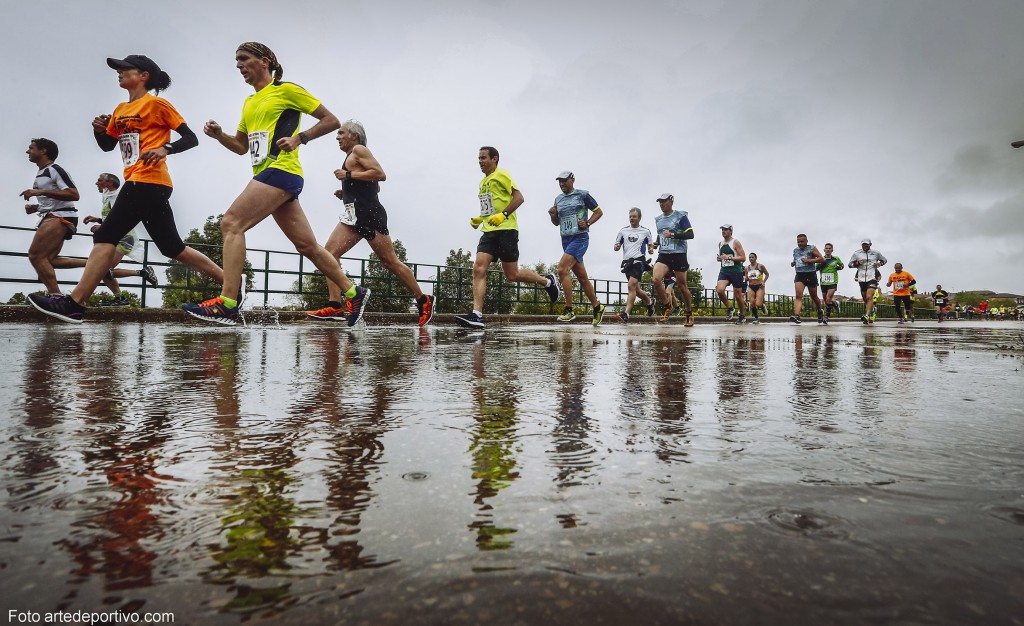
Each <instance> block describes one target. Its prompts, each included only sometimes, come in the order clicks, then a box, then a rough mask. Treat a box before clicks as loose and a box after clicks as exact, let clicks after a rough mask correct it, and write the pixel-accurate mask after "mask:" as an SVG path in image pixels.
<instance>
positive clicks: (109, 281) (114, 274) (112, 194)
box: [54, 174, 159, 306]
mask: <svg viewBox="0 0 1024 626" xmlns="http://www.w3.org/2000/svg"><path fill="white" fill-rule="evenodd" d="M120 187H121V179H120V178H118V177H117V176H115V175H114V174H100V175H99V177H98V178H97V179H96V189H97V191H99V192H100V198H102V206H101V208H100V217H96V216H95V215H86V216H85V218H84V219H83V220H82V223H83V224H93V226H92V232H93V233H95V232H96V231H97V230H99V229H100V225H101V224H102V223H103V219H104V218H106V217H107V215H109V214H110V209H111V208H112V207H113V206H114V202H115V200H116V199H117V192H118V189H119V188H120ZM137 241H138V239H137V238H136V236H135V231H134V230H130V231H128V233H127V234H126V235H125V236H124V237H121V240H120V241H118V242H117V249H116V250H115V251H114V258H113V265H111V266H110V269H109V270H107V273H106V275H105V276H104V277H103V284H104V285H106V287H107V289H109V290H110V292H111V293H112V294H114V299H113V300H104V301H102V302H100V303H99V306H128V305H129V304H131V300H129V299H128V296H126V295H124V294H123V293H122V291H121V285H120V284H118V282H117V279H118V278H131V277H134V276H138V277H140V278H142V279H143V280H145V281H146V282H147V283H149V284H150V285H152V286H154V287H156V286H157V285H158V284H159V281H158V280H157V278H156V272H154V271H153V268H152V267H150V266H148V265H144V266H142V269H141V270H129V269H118V268H117V265H118V264H119V263H120V262H121V260H122V259H123V258H124V257H125V255H128V254H131V253H132V250H134V249H135V244H136V243H137ZM58 263H59V264H58ZM85 263H86V261H85V259H71V258H67V257H58V258H57V259H55V262H54V267H59V268H62V269H63V268H72V267H85Z"/></svg>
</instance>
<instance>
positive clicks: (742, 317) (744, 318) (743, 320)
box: [733, 313, 747, 324]
mask: <svg viewBox="0 0 1024 626" xmlns="http://www.w3.org/2000/svg"><path fill="white" fill-rule="evenodd" d="M746 323H747V316H746V315H743V314H742V313H741V314H740V316H739V317H737V318H736V321H735V322H733V324H746Z"/></svg>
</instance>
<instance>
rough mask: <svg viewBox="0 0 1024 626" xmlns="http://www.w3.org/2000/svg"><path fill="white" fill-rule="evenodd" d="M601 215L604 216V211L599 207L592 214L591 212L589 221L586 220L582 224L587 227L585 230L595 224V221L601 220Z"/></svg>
mask: <svg viewBox="0 0 1024 626" xmlns="http://www.w3.org/2000/svg"><path fill="white" fill-rule="evenodd" d="M602 215H604V211H602V210H601V207H596V208H595V209H594V210H593V212H591V214H590V219H588V220H586V221H585V222H584V224H586V225H587V228H590V227H591V226H593V225H594V223H595V222H597V220H599V219H601V216H602Z"/></svg>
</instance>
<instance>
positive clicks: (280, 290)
mask: <svg viewBox="0 0 1024 626" xmlns="http://www.w3.org/2000/svg"><path fill="white" fill-rule="evenodd" d="M3 231H8V232H14V233H19V232H20V233H34V232H35V229H34V228H25V227H18V226H3V225H0V232H3ZM74 237H75V239H86V240H89V241H90V242H91V239H92V237H91V235H87V234H82V233H79V234H76V235H75V236H74ZM29 239H30V237H27V238H26V241H25V242H24V245H23V247H22V248H21V249H23V250H27V249H28V240H29ZM139 244H141V246H142V249H141V259H142V260H141V264H140V263H137V262H136V261H134V260H132V259H129V258H127V257H126V258H125V259H124V260H123V261H122V265H132V264H137V265H140V266H141V265H150V266H153V267H155V268H158V267H165V268H171V267H178V268H182V266H181V265H180V264H179V263H176V262H174V261H170V260H168V259H166V258H165V257H163V256H161V255H159V253H158V252H157V251H156V249H155V244H154V243H153V241H152V240H150V239H140V240H139V242H138V244H136V245H139ZM189 245H191V246H192V247H194V248H196V249H198V250H201V251H209V252H211V253H217V254H218V255H219V252H220V251H219V249H216V248H214V247H213V246H209V245H204V244H195V243H191V244H189ZM246 251H247V258H248V260H249V263H250V264H251V265H250V267H249V268H248V269H249V270H250V271H251V275H252V277H253V280H252V284H251V287H250V289H249V291H248V294H249V295H248V300H247V301H248V302H249V303H255V302H258V301H259V300H258V298H259V297H260V296H261V298H259V299H261V300H262V305H263V306H272V305H273V306H285V307H286V306H294V307H297V308H301V307H302V302H303V301H304V300H306V301H307V305H308V300H309V298H308V297H311V296H323V298H324V299H326V289H325V288H324V285H325V282H324V280H323V277H322V276H320V275H319V273H318V272H317V271H316V270H315V268H313V267H312V263H311V262H310V261H309V260H308V259H305V258H304V257H303V256H302V255H300V254H299V253H297V252H294V251H282V250H269V249H262V248H247V249H246ZM62 256H65V257H70V258H77V259H82V258H85V257H84V256H75V255H74V254H64V255H62ZM3 257H13V258H20V259H24V261H23V262H24V268H27V271H26V273H27V274H29V275H31V274H33V273H34V272H33V271H32V267H31V265H30V263H29V261H28V253H27V252H18V251H11V250H0V258H3ZM341 263H342V266H343V267H344V268H345V271H346V273H347V274H348V276H349V278H351V279H352V280H353V281H354V282H356V283H357V284H364V285H365V284H370V285H371V286H372V289H373V294H374V295H373V298H372V299H371V302H370V303H371V306H370V309H371V310H374V309H376V310H381V309H383V310H392V311H406V310H409V308H410V306H411V305H412V296H411V294H410V293H409V292H408V291H407V290H406V289H405V287H404V286H403V285H402V284H401V283H400V282H399V281H398V279H397V278H396V277H395V276H394V275H393V274H391V273H390V272H388V271H386V270H384V269H383V267H382V266H381V264H380V262H379V261H378V260H376V259H362V258H354V257H342V259H341ZM406 265H407V266H408V267H409V269H411V270H412V273H413V276H414V277H415V278H416V281H417V282H418V283H420V285H421V288H423V291H424V292H425V293H432V294H434V295H435V296H437V298H438V301H437V310H438V311H439V312H463V311H465V310H466V309H467V308H469V307H470V305H471V304H472V301H473V285H472V279H473V268H472V267H471V266H461V267H452V266H445V265H434V264H428V263H409V262H406ZM64 271H65V270H58V284H60V285H71V286H73V285H75V284H76V282H77V281H74V280H66V279H65V280H60V273H63V272H64ZM179 271H180V270H179ZM591 280H592V283H593V285H594V289H595V291H596V292H597V297H598V300H599V301H600V302H601V303H602V304H604V305H605V306H608V307H609V308H610V309H611V308H612V307H622V306H623V305H624V304H625V301H626V298H627V297H628V294H629V284H628V282H627V281H622V280H606V279H600V278H596V279H591ZM573 281H574V283H573V284H574V289H573V301H574V303H576V304H578V305H579V306H580V307H581V308H585V307H589V302H588V301H587V299H586V297H585V296H584V294H583V289H582V287H580V286H579V285H578V284H576V282H575V278H574V279H573ZM119 282H121V285H122V286H123V287H127V288H131V289H137V290H139V292H140V296H139V301H140V303H141V305H142V306H143V307H145V306H152V305H153V303H152V302H151V301H152V296H153V295H154V293H161V294H163V293H167V292H172V291H196V290H197V289H201V288H202V286H203V284H204V282H203V281H201V280H198V275H197V273H196V272H194V271H193V270H191V269H187V271H186V272H185V273H184V281H182V282H180V283H172V284H167V283H166V282H164V281H161V284H160V285H158V286H156V287H154V286H152V285H149V284H148V283H146V282H145V281H144V280H142V279H141V278H140V279H139V280H138V282H134V281H129V282H124V281H119ZM3 283H14V284H26V285H39V281H38V279H37V278H36V277H34V276H31V277H20V278H19V277H16V276H0V284H3ZM487 283H488V288H487V297H486V300H485V305H484V308H485V310H486V311H487V312H499V313H535V314H551V313H553V312H554V311H555V305H554V304H553V303H551V302H549V300H548V298H547V296H546V295H545V293H544V289H543V287H541V286H539V285H532V284H523V283H518V282H509V281H507V280H506V278H505V275H504V273H503V272H502V271H501V270H497V269H492V270H488V276H487ZM205 284H208V282H207V283H205ZM641 288H642V289H643V290H644V291H646V292H647V293H650V294H654V290H653V287H652V285H651V283H650V282H641ZM677 288H678V287H677ZM33 291H34V290H33ZM690 293H691V297H692V300H693V307H694V311H695V313H696V314H697V315H699V316H712V317H718V316H725V315H726V312H727V308H726V306H725V305H724V304H723V303H722V302H721V301H720V300H719V299H718V296H717V294H716V293H715V290H714V289H702V288H696V287H690ZM210 295H216V294H214V293H211V294H210ZM304 297H306V298H304ZM272 300H274V302H273V303H272ZM289 300H290V301H291V302H288V301H289ZM793 301H794V298H793V296H786V295H780V294H770V293H766V294H765V297H764V303H765V307H766V309H767V311H768V313H767V315H768V316H770V317H788V316H790V315H792V314H793ZM837 304H839V308H840V316H841V317H847V318H849V317H854V318H855V317H859V316H860V315H861V313H863V304H862V303H861V302H859V301H849V300H843V301H840V302H837ZM157 306H159V305H157ZM876 309H877V315H878V317H881V318H895V317H897V314H896V307H895V306H894V305H892V304H888V303H878V304H876ZM803 311H804V312H805V313H807V314H809V315H810V316H813V315H814V311H815V309H814V305H813V302H812V301H811V299H810V298H809V297H806V296H805V297H804V303H803ZM915 314H916V315H917V317H919V318H934V317H935V312H934V309H933V308H931V307H921V306H918V307H917V308H916V309H915Z"/></svg>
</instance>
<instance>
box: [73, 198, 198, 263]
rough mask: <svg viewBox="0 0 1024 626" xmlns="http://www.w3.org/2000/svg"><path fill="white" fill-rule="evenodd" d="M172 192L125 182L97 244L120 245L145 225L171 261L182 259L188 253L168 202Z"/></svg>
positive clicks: (96, 239) (97, 233)
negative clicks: (124, 238)
mask: <svg viewBox="0 0 1024 626" xmlns="http://www.w3.org/2000/svg"><path fill="white" fill-rule="evenodd" d="M172 191H173V189H172V188H171V187H168V186H166V185H157V184H154V183H136V182H133V181H129V182H127V183H125V184H124V187H122V188H121V193H119V194H117V200H116V201H115V202H114V206H113V207H112V208H111V209H110V213H109V214H108V215H107V216H106V217H105V218H103V223H102V224H100V228H99V230H97V231H96V234H94V235H93V237H92V240H93V242H95V243H109V244H111V245H114V246H116V245H117V243H118V242H119V241H121V238H122V237H124V236H125V235H127V234H128V232H129V231H131V229H133V228H135V227H136V226H137V225H138V223H139V222H142V224H143V225H144V226H145V227H146V230H147V231H149V236H150V237H152V238H153V241H154V242H156V247H157V248H159V250H160V254H162V255H164V256H165V257H167V258H169V259H173V258H174V257H176V256H178V255H179V254H181V253H182V252H184V251H185V243H184V242H183V241H182V240H181V237H180V236H179V235H178V227H177V226H176V225H175V224H174V213H173V212H172V211H171V204H170V202H168V200H169V199H170V197H171V192H172Z"/></svg>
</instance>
